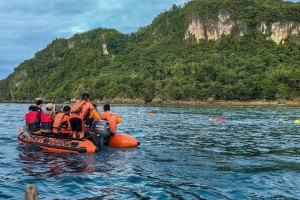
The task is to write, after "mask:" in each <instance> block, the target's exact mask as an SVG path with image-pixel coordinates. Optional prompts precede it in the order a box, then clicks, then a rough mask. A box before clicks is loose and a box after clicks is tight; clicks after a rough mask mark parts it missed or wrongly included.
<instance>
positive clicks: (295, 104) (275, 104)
mask: <svg viewBox="0 0 300 200" xmlns="http://www.w3.org/2000/svg"><path fill="white" fill-rule="evenodd" d="M48 102H51V101H49V100H44V103H48ZM74 102H75V101H66V102H52V103H54V104H72V103H74ZM92 102H93V103H96V104H106V103H109V104H124V105H128V104H135V105H170V106H172V105H173V106H176V105H187V106H223V107H294V108H300V101H284V102H280V101H238V100H231V101H225V100H214V101H200V100H196V101H184V100H178V101H171V100H167V101H163V100H160V101H152V102H149V103H146V102H145V101H144V100H140V99H110V100H109V99H105V100H92ZM10 103H16V104H34V101H13V102H1V104H10Z"/></svg>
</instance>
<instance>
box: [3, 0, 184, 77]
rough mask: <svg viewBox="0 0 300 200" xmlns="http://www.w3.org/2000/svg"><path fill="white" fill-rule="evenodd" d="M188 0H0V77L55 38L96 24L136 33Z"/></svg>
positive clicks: (68, 35) (93, 26) (6, 74)
mask: <svg viewBox="0 0 300 200" xmlns="http://www.w3.org/2000/svg"><path fill="white" fill-rule="evenodd" d="M188 1H189V0H80V1H75V0H30V1H24V0H8V1H0V24H1V29H0V79H3V78H5V77H6V76H8V74H9V73H11V72H12V70H13V68H14V67H17V65H18V64H19V63H21V62H22V61H24V60H25V59H29V58H31V57H32V56H33V55H34V53H35V52H37V51H39V50H41V49H43V48H44V47H45V46H46V45H47V44H48V43H50V42H51V41H52V40H53V39H55V38H63V37H64V38H69V37H71V36H72V35H73V34H75V33H81V32H84V31H87V30H90V29H92V28H96V27H103V28H115V29H117V30H118V31H120V32H123V33H130V32H135V31H137V30H138V28H140V27H144V26H147V25H149V24H150V23H151V21H152V20H153V19H154V18H155V17H156V16H157V15H158V14H159V13H161V12H163V11H164V10H169V9H170V8H171V6H172V5H173V4H176V5H183V4H184V3H185V2H188Z"/></svg>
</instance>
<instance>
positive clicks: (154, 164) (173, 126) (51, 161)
mask: <svg viewBox="0 0 300 200" xmlns="http://www.w3.org/2000/svg"><path fill="white" fill-rule="evenodd" d="M28 106H29V105H24V104H0V109H1V114H0V119H1V120H0V132H1V137H0V145H1V147H0V199H24V196H25V187H26V184H36V185H37V186H38V193H39V197H40V199H102V198H103V199H300V124H293V120H294V119H300V109H295V108H224V107H186V106H178V107H177V106H173V107H171V106H170V107H150V106H134V105H133V106H132V105H126V106H120V105H113V106H112V110H113V111H114V112H115V113H118V114H121V115H122V116H123V122H122V123H121V124H119V126H118V130H119V132H127V133H129V134H130V135H132V136H134V137H136V138H137V139H138V140H139V141H140V142H141V145H140V146H139V147H138V148H133V149H109V148H106V149H104V151H102V152H100V153H97V154H80V155H73V154H66V153H50V152H44V151H42V150H39V149H34V148H24V147H22V146H21V145H19V144H18V142H17V135H18V129H19V127H20V126H22V125H23V124H24V115H25V113H26V112H27V108H28ZM148 111H152V112H153V114H154V115H153V116H152V117H149V116H147V112H148ZM211 117H222V118H225V119H228V120H229V122H228V123H211V122H210V121H209V118H211ZM279 121H283V122H284V123H279Z"/></svg>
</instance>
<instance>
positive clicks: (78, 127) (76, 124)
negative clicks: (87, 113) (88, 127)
mask: <svg viewBox="0 0 300 200" xmlns="http://www.w3.org/2000/svg"><path fill="white" fill-rule="evenodd" d="M70 124H71V128H72V131H77V132H84V123H83V120H81V119H79V118H71V119H70Z"/></svg>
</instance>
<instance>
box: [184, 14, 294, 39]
mask: <svg viewBox="0 0 300 200" xmlns="http://www.w3.org/2000/svg"><path fill="white" fill-rule="evenodd" d="M235 26H237V27H238V30H239V35H240V36H243V35H244V34H245V32H246V31H247V25H246V24H244V23H241V22H239V21H235V20H233V19H231V17H230V14H229V13H227V12H224V11H223V12H220V13H219V14H218V20H212V19H210V20H206V21H201V20H200V19H196V18H194V19H192V20H191V22H190V23H189V25H188V28H187V30H186V33H185V36H184V38H185V39H189V38H190V37H194V38H195V39H196V40H197V41H199V40H201V39H205V40H215V41H216V40H218V39H219V38H220V37H221V36H222V35H229V34H230V33H231V32H232V28H233V27H235ZM258 30H260V31H261V32H262V33H263V34H265V35H266V38H267V39H269V40H273V41H274V42H275V43H277V44H280V43H284V42H285V40H287V39H288V38H291V39H292V40H293V41H294V42H296V43H300V39H299V38H300V24H299V23H295V22H274V23H269V24H267V23H266V22H261V24H260V25H259V26H258Z"/></svg>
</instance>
